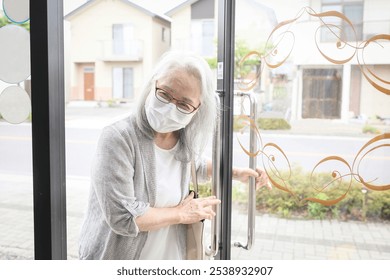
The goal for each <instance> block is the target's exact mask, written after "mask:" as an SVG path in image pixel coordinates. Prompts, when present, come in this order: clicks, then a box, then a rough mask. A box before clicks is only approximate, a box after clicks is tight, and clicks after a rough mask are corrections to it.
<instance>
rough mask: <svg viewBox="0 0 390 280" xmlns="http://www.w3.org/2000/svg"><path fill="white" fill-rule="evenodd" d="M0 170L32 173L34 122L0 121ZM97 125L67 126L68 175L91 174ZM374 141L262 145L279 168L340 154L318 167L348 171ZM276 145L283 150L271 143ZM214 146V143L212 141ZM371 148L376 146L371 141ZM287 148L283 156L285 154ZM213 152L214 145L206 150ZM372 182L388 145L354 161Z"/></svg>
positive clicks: (327, 139)
mask: <svg viewBox="0 0 390 280" xmlns="http://www.w3.org/2000/svg"><path fill="white" fill-rule="evenodd" d="M0 125H1V126H0V174H1V173H11V174H31V173H32V149H31V126H30V125H29V124H23V125H18V126H13V125H5V124H0ZM100 131H101V129H99V128H89V129H86V128H67V129H66V174H67V175H68V176H81V177H88V176H89V175H90V166H91V162H92V160H93V155H94V153H95V149H96V144H97V141H98V138H99V135H100ZM248 139H249V135H248V133H244V134H235V135H234V144H233V147H234V152H233V165H235V166H247V165H248V162H249V157H248V156H247V155H246V154H245V153H244V151H243V150H242V148H241V147H240V145H239V141H240V142H241V143H242V144H243V146H244V147H249V145H248V143H249V140H248ZM369 140H370V138H362V137H338V136H305V135H276V134H268V133H266V134H263V135H262V144H263V145H262V147H263V148H264V147H265V148H264V149H263V151H264V152H265V154H266V155H267V156H268V157H270V156H271V155H273V156H274V158H275V161H273V162H272V164H274V165H275V166H276V167H277V168H278V169H279V170H283V169H287V168H288V166H289V165H290V166H295V165H300V166H302V167H303V169H304V170H306V171H312V170H313V168H314V167H315V166H316V164H317V163H318V162H319V161H320V160H322V159H323V158H325V157H329V156H337V157H340V159H341V160H332V161H327V162H325V163H323V164H321V165H320V166H319V168H318V169H316V170H318V171H329V172H331V171H333V170H339V171H340V172H344V173H345V172H350V171H349V169H348V166H347V165H346V164H345V163H343V162H342V160H345V162H347V163H348V164H349V166H350V167H352V165H353V162H354V160H355V158H356V156H357V154H358V152H359V151H360V149H361V148H362V147H363V146H364V145H365V144H366V143H367V142H368V141H369ZM268 143H273V144H276V145H277V146H278V147H279V148H280V150H278V149H276V148H274V147H272V146H269V145H267V144H268ZM210 146H211V145H210ZM259 147H261V145H260V144H259ZM370 147H371V148H372V147H373V146H370ZM281 151H282V152H283V153H284V155H285V156H284V155H283V154H282V153H281ZM206 154H207V155H209V156H211V148H210V147H209V148H208V149H207V150H206ZM269 162H270V161H269V160H267V157H265V156H261V155H259V156H258V157H257V164H258V166H265V167H266V168H269V167H267V166H268V163H269ZM357 163H360V165H359V174H360V175H361V176H362V177H363V178H365V179H366V180H368V181H372V180H376V181H375V183H376V184H386V183H389V182H390V172H388V171H389V167H390V148H389V147H381V148H380V149H376V150H374V151H372V152H371V153H370V154H368V155H367V156H365V157H364V158H363V160H361V161H356V163H355V168H354V170H353V172H355V173H356V172H357V168H356V166H357Z"/></svg>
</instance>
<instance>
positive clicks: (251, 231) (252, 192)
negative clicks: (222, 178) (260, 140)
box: [234, 92, 257, 250]
mask: <svg viewBox="0 0 390 280" xmlns="http://www.w3.org/2000/svg"><path fill="white" fill-rule="evenodd" d="M235 95H237V96H241V97H248V98H249V101H250V116H249V117H250V118H251V119H252V120H253V122H254V123H255V122H256V118H257V101H256V99H255V97H254V96H253V93H247V92H238V93H235ZM256 137H257V136H256V132H255V129H253V128H251V129H250V132H249V152H250V153H251V154H254V153H256V152H257V138H256ZM256 165H257V163H256V157H254V156H251V157H249V168H251V169H253V170H256ZM255 214H256V180H255V178H253V177H250V178H249V194H248V233H247V243H246V245H243V244H242V243H241V242H238V241H237V242H234V247H239V248H244V249H245V250H250V249H251V248H252V246H253V244H254V243H255V228H256V227H255V226H256V223H255Z"/></svg>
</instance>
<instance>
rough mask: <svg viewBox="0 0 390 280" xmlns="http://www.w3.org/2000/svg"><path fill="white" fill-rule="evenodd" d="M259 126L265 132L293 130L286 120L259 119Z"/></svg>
mask: <svg viewBox="0 0 390 280" xmlns="http://www.w3.org/2000/svg"><path fill="white" fill-rule="evenodd" d="M257 125H258V127H259V128H260V129H264V130H276V129H283V130H287V129H291V125H290V124H289V123H288V122H287V121H286V120H285V119H276V118H259V119H257Z"/></svg>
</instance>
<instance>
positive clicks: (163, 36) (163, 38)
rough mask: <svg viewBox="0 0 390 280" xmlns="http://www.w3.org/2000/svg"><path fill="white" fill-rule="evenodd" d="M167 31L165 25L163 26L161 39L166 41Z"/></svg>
mask: <svg viewBox="0 0 390 280" xmlns="http://www.w3.org/2000/svg"><path fill="white" fill-rule="evenodd" d="M165 32H166V29H165V27H163V28H161V41H163V42H165V36H166V35H165Z"/></svg>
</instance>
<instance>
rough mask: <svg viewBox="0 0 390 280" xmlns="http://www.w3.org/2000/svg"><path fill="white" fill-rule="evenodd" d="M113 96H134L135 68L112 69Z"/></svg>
mask: <svg viewBox="0 0 390 280" xmlns="http://www.w3.org/2000/svg"><path fill="white" fill-rule="evenodd" d="M112 97H113V98H114V99H133V98H134V73H133V68H120V67H115V68H113V69H112Z"/></svg>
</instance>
